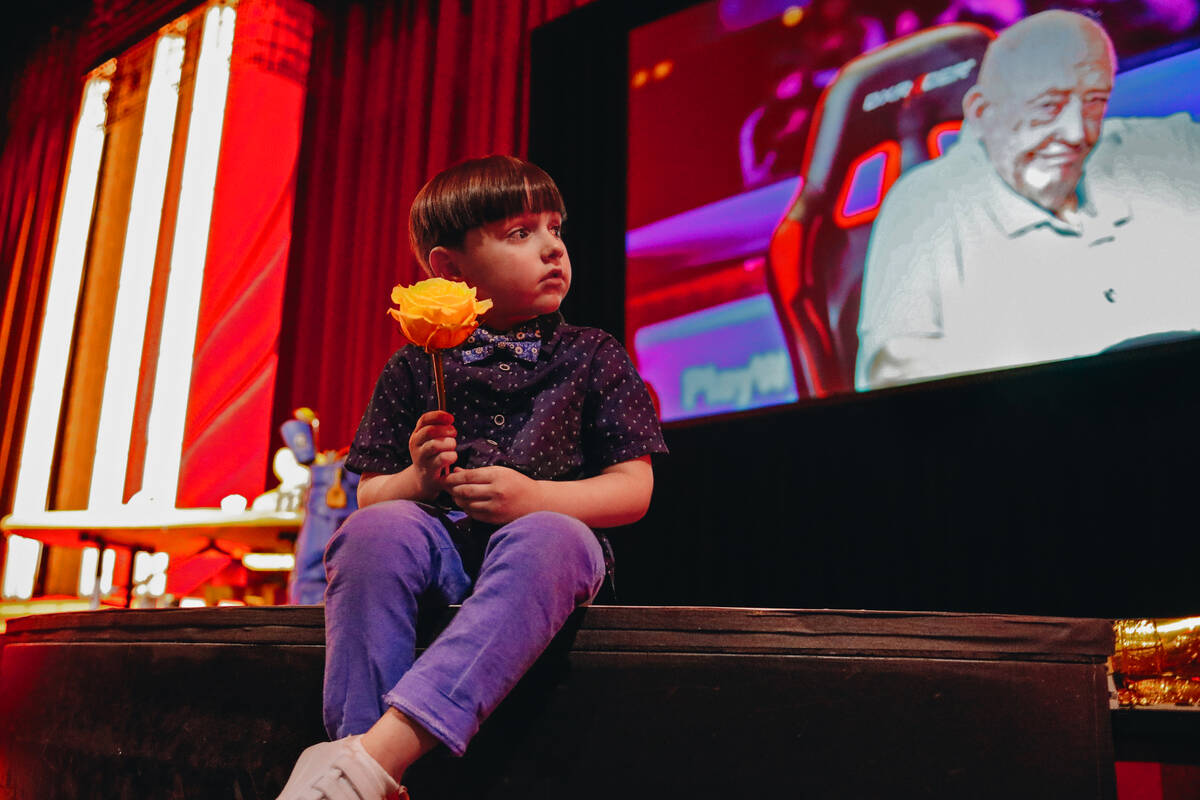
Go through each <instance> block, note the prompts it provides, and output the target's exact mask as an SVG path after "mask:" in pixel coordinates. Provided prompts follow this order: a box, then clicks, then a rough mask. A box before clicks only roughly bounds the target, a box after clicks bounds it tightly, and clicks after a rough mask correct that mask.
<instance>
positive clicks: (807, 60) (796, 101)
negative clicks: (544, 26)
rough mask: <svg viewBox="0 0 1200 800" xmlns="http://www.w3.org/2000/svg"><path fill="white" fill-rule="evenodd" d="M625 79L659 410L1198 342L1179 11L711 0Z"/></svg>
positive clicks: (629, 328) (1156, 2)
mask: <svg viewBox="0 0 1200 800" xmlns="http://www.w3.org/2000/svg"><path fill="white" fill-rule="evenodd" d="M1051 8H1054V9H1067V10H1069V11H1072V12H1079V14H1081V15H1082V16H1068V15H1065V14H1061V13H1050V14H1045V13H1039V12H1046V11H1047V10H1048V9H1051ZM1085 18H1086V19H1085ZM1081 20H1082V21H1081ZM1097 30H1102V31H1103V34H1101V35H1100V36H1099V37H1097V33H1096V31H1097ZM1104 34H1106V36H1107V38H1105V36H1104ZM993 42H995V44H994V45H993ZM1108 42H1111V51H1110V50H1109V47H1110V45H1109V44H1108ZM989 48H990V50H989ZM985 53H988V58H987V61H986V62H985V59H984V55H985ZM985 63H986V66H985ZM629 75H630V83H629V89H628V98H629V117H628V125H629V129H628V133H629V143H628V154H629V155H628V180H627V220H626V222H627V227H626V259H627V260H626V275H627V281H626V341H627V342H628V343H629V344H630V348H631V350H632V352H633V355H634V358H635V361H636V363H637V366H638V369H639V371H640V372H641V374H642V376H643V377H644V378H645V379H646V381H647V383H648V384H649V385H650V386H651V387H652V389H653V391H654V392H655V394H656V396H657V398H658V400H659V403H660V408H661V412H662V416H663V419H664V420H666V421H673V420H683V419H688V418H695V417H700V416H705V415H711V414H724V413H731V412H739V411H745V410H748V409H754V408H761V407H765V406H777V405H781V404H787V403H794V402H797V401H801V400H804V399H806V398H815V397H825V396H831V395H836V394H838V393H847V392H854V391H867V390H871V389H875V388H879V387H884V386H891V385H896V384H903V383H911V382H915V381H925V380H931V379H937V378H941V377H945V376H952V375H960V374H964V373H975V372H980V371H987V370H994V369H1001V368H1007V367H1013V366H1018V365H1026V364H1033V363H1041V362H1048V361H1059V360H1063V359H1068V358H1076V357H1085V356H1090V355H1094V354H1098V353H1102V352H1106V351H1110V350H1113V349H1118V348H1126V347H1134V346H1140V345H1147V344H1154V343H1158V342H1162V341H1164V340H1170V339H1173V338H1178V337H1185V336H1191V335H1194V333H1195V331H1196V330H1197V329H1200V125H1198V124H1197V122H1196V120H1197V119H1200V2H1198V0H1128V1H1127V0H1120V2H1117V1H1116V0H1077V1H1076V2H1069V3H1048V2H1035V0H1027V1H1026V2H1022V0H941V1H940V2H935V1H934V0H912V1H911V2H885V0H875V1H874V2H871V1H870V0H860V1H859V2H850V0H808V1H807V2H768V0H711V2H705V3H701V4H698V5H695V6H692V7H690V8H688V9H686V10H683V11H680V12H678V13H675V14H672V15H670V16H667V17H664V18H662V19H659V20H656V21H653V22H651V23H649V24H646V25H643V26H641V27H639V28H636V29H634V30H633V31H632V32H631V34H630V39H629ZM1114 75H1115V77H1114ZM964 119H965V122H964Z"/></svg>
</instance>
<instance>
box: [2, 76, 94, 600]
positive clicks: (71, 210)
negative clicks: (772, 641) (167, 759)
mask: <svg viewBox="0 0 1200 800" xmlns="http://www.w3.org/2000/svg"><path fill="white" fill-rule="evenodd" d="M111 85H112V84H111V82H110V81H109V80H108V79H107V78H103V77H94V78H92V79H91V80H89V81H88V82H87V84H86V85H85V86H84V88H83V105H82V108H81V109H80V112H79V122H78V123H77V124H76V126H75V137H74V139H73V140H72V142H71V160H70V165H69V167H68V169H67V181H66V186H65V188H64V190H63V208H62V216H61V217H60V218H59V223H58V237H57V239H56V241H55V247H54V260H53V262H52V264H51V267H50V286H49V289H48V291H47V294H46V311H45V315H44V317H43V318H42V332H41V337H40V339H39V340H38V341H39V345H38V354H37V363H36V365H35V366H34V374H33V387H32V389H31V391H30V396H29V415H28V417H27V418H26V421H25V436H24V438H23V440H22V444H21V462H20V466H19V467H18V471H17V486H16V493H15V497H14V499H13V511H14V512H15V513H22V514H24V513H30V512H40V511H45V510H46V495H47V492H48V491H49V486H50V467H51V461H52V459H53V457H54V443H55V440H56V438H57V436H58V418H59V414H60V412H61V410H62V401H63V387H64V385H65V383H66V377H67V364H68V362H69V360H70V355H71V340H72V339H73V338H74V335H75V311H76V308H77V306H78V305H79V288H80V285H81V282H82V276H83V262H84V255H85V252H86V248H87V240H88V232H89V231H90V230H91V225H92V212H93V210H94V208H95V204H96V182H97V181H98V179H99V176H100V156H101V153H103V151H104V125H105V122H106V121H107V119H108V90H109V88H110V87H111ZM5 563H6V567H5V575H6V578H5V580H6V581H7V575H8V574H9V573H10V572H11V571H12V564H11V563H9V562H7V561H6V562H5ZM30 580H32V578H31V579H30Z"/></svg>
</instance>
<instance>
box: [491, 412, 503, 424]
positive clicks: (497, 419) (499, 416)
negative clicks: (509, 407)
mask: <svg viewBox="0 0 1200 800" xmlns="http://www.w3.org/2000/svg"><path fill="white" fill-rule="evenodd" d="M492 422H494V423H496V424H497V425H503V424H504V415H503V414H497V415H496V416H494V417H492Z"/></svg>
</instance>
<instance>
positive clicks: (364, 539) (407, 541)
mask: <svg viewBox="0 0 1200 800" xmlns="http://www.w3.org/2000/svg"><path fill="white" fill-rule="evenodd" d="M424 516H426V513H425V511H423V510H422V509H421V508H420V506H418V505H417V504H416V503H413V502H410V501H408V500H394V501H390V502H386V503H375V504H373V505H370V506H367V507H366V508H360V509H359V510H357V511H355V512H354V513H353V514H351V515H350V516H349V517H347V518H346V521H345V522H343V523H342V526H341V527H340V528H338V530H337V532H336V533H334V535H333V536H332V537H331V538H330V540H329V544H328V546H327V547H326V548H325V566H326V569H327V570H328V568H329V566H330V565H331V564H339V565H340V564H344V563H353V564H354V569H356V570H358V569H368V568H370V567H372V566H375V565H380V564H386V563H388V562H393V563H394V560H395V559H404V560H411V558H412V557H413V556H414V555H416V551H418V550H420V549H423V548H424V547H425V543H424V540H425V536H424V534H423V533H422V530H421V528H422V524H423V522H424V519H423V517H424Z"/></svg>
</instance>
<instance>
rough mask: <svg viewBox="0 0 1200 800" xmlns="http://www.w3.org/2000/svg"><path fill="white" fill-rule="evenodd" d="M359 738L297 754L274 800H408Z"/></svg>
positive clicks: (316, 747) (340, 740)
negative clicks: (290, 770) (294, 763)
mask: <svg viewBox="0 0 1200 800" xmlns="http://www.w3.org/2000/svg"><path fill="white" fill-rule="evenodd" d="M361 739H362V737H361V736H347V737H346V738H345V739H338V740H337V741H336V742H321V743H320V744H314V745H313V746H312V747H309V748H308V749H306V750H305V751H304V752H303V753H301V754H300V758H299V759H297V760H296V766H295V767H293V768H292V774H291V777H289V778H288V782H287V785H286V786H284V787H283V791H282V792H281V793H280V795H279V797H278V798H277V800H407V798H408V792H406V791H405V790H404V787H403V786H401V785H400V784H398V783H396V781H394V780H393V779H392V776H391V775H388V774H387V770H385V769H384V768H383V767H381V766H379V762H377V761H376V760H375V759H373V758H371V756H370V754H369V753H368V752H367V751H366V750H364V749H363V746H362V742H361V741H360V740H361Z"/></svg>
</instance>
